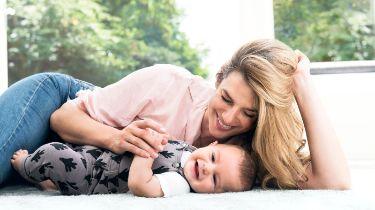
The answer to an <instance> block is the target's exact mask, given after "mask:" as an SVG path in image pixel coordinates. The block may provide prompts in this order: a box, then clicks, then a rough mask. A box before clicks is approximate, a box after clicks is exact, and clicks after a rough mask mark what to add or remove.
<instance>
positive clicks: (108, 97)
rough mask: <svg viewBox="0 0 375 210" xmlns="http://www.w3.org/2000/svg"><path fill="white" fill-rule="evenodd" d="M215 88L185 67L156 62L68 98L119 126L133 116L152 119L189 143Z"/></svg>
mask: <svg viewBox="0 0 375 210" xmlns="http://www.w3.org/2000/svg"><path fill="white" fill-rule="evenodd" d="M214 94H215V88H214V87H213V86H212V85H210V84H209V83H208V82H207V81H206V80H204V79H203V78H201V77H199V76H196V75H193V74H191V73H190V72H189V71H188V70H186V69H184V68H181V67H178V66H174V65H169V64H158V65H154V66H151V67H147V68H143V69H140V70H138V71H135V72H133V73H131V74H129V75H128V76H126V77H124V78H123V79H121V80H120V81H118V82H116V83H114V84H111V85H108V86H106V87H104V88H96V89H95V90H93V91H91V90H83V91H79V92H78V93H77V96H78V97H77V98H76V99H74V100H72V102H75V103H76V105H77V106H79V107H80V108H81V109H82V110H84V111H85V112H87V113H88V114H89V115H90V116H91V117H92V118H93V119H95V120H97V121H99V122H101V123H104V124H106V125H109V126H112V127H119V128H123V127H126V126H127V125H129V124H130V123H131V122H133V121H134V120H137V119H152V120H154V121H156V122H158V123H159V124H161V125H163V126H164V128H165V129H166V130H167V132H168V133H169V134H170V135H172V136H173V137H176V138H177V139H180V140H185V141H186V142H187V143H189V144H192V143H193V142H194V141H195V140H196V139H197V138H198V137H199V136H200V133H201V129H200V128H201V123H202V119H203V114H204V111H205V110H206V108H207V105H208V102H209V100H210V99H211V98H212V97H213V95H214Z"/></svg>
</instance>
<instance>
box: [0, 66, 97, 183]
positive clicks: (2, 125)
mask: <svg viewBox="0 0 375 210" xmlns="http://www.w3.org/2000/svg"><path fill="white" fill-rule="evenodd" d="M93 87H94V86H93V85H91V84H89V83H87V82H84V81H81V80H78V79H75V78H73V77H71V76H68V75H64V74H59V73H40V74H35V75H32V76H29V77H27V78H25V79H22V80H20V81H18V82H17V83H14V84H13V85H12V86H10V87H9V88H8V89H7V90H6V91H5V92H4V93H3V94H2V95H1V96H0V184H2V183H3V182H4V181H5V180H7V179H8V178H9V177H11V176H12V175H13V174H14V173H15V171H14V170H13V169H12V167H11V164H10V158H11V157H12V155H13V153H14V152H15V151H16V150H18V149H21V148H22V149H27V150H29V152H34V150H35V149H37V148H38V147H39V146H41V145H42V144H44V143H45V142H46V140H47V137H48V136H49V135H50V134H51V133H52V131H51V130H50V127H49V118H50V116H51V114H52V113H53V112H54V111H55V110H56V109H58V108H59V107H60V106H61V105H62V104H63V103H65V102H66V101H67V99H68V98H71V99H72V98H75V97H76V96H75V95H76V93H77V92H78V91H79V90H81V89H89V88H93Z"/></svg>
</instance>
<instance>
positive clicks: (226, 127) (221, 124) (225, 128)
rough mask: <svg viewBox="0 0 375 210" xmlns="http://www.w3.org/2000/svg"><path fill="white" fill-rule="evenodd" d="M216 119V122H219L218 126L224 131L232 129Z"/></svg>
mask: <svg viewBox="0 0 375 210" xmlns="http://www.w3.org/2000/svg"><path fill="white" fill-rule="evenodd" d="M217 119H218V121H219V124H220V126H221V127H222V128H223V129H224V130H229V129H231V128H232V126H230V125H225V124H224V123H223V122H221V120H220V118H217Z"/></svg>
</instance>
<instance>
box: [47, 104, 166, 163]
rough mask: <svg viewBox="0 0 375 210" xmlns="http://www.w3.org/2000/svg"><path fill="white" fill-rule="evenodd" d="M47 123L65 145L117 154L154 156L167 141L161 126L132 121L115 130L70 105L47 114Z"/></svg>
mask: <svg viewBox="0 0 375 210" xmlns="http://www.w3.org/2000/svg"><path fill="white" fill-rule="evenodd" d="M50 124H51V128H52V129H53V130H54V131H56V132H57V133H58V134H59V135H60V136H61V138H63V139H64V140H65V141H67V142H70V143H74V144H87V145H93V146H97V147H101V148H106V149H108V150H111V151H113V152H115V153H118V154H122V153H124V152H126V151H129V152H132V153H134V154H137V155H139V156H143V157H150V156H152V157H156V152H157V151H159V150H160V149H161V148H162V145H164V144H166V142H167V140H168V139H167V137H166V134H165V132H164V130H163V129H162V128H161V126H160V125H159V124H157V123H156V122H154V121H152V120H140V121H134V122H133V123H131V124H129V125H128V126H127V127H125V128H124V129H116V128H113V127H111V126H108V125H105V124H102V123H100V122H98V121H96V120H94V119H92V118H91V117H90V116H89V115H88V114H87V113H86V112H84V111H83V110H81V109H80V108H78V107H77V106H76V105H74V104H73V103H70V102H67V103H65V104H64V105H63V106H62V107H61V108H60V109H58V110H56V111H55V112H54V113H53V114H52V115H51V119H50ZM151 129H152V130H151ZM150 131H153V132H150ZM155 131H156V132H155ZM156 134H158V135H156Z"/></svg>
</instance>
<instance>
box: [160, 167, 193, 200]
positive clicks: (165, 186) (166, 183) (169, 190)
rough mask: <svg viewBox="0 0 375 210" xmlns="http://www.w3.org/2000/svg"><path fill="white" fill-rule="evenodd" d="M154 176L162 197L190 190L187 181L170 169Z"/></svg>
mask: <svg viewBox="0 0 375 210" xmlns="http://www.w3.org/2000/svg"><path fill="white" fill-rule="evenodd" d="M155 176H156V177H157V178H158V179H159V182H160V186H161V189H162V191H163V193H164V197H171V196H175V195H180V194H185V193H189V192H190V186H189V183H188V182H187V181H186V179H185V178H184V177H182V176H181V175H180V174H179V173H177V172H174V171H170V172H165V173H161V174H155Z"/></svg>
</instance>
